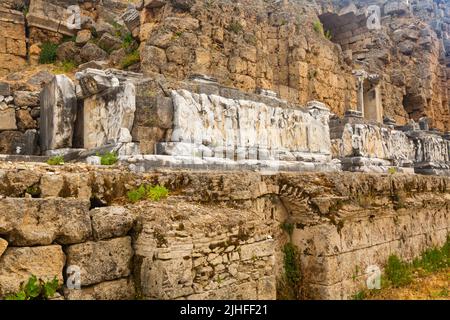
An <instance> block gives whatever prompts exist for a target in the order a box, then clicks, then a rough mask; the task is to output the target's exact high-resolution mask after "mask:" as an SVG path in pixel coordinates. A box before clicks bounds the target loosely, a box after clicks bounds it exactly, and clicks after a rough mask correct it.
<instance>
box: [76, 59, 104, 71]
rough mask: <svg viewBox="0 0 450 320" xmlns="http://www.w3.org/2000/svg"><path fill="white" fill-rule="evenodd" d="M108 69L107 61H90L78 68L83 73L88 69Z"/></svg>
mask: <svg viewBox="0 0 450 320" xmlns="http://www.w3.org/2000/svg"><path fill="white" fill-rule="evenodd" d="M107 67H108V62H107V61H89V62H86V63H83V64H80V65H79V66H78V70H80V71H83V70H86V69H98V70H103V69H106V68H107Z"/></svg>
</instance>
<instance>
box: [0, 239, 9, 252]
mask: <svg viewBox="0 0 450 320" xmlns="http://www.w3.org/2000/svg"><path fill="white" fill-rule="evenodd" d="M6 248H8V241H6V240H5V239H2V238H0V257H1V256H2V255H3V253H4V252H5V251H6Z"/></svg>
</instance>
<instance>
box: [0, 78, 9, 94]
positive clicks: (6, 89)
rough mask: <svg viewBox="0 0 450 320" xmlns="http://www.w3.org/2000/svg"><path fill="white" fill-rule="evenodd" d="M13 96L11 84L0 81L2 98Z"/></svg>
mask: <svg viewBox="0 0 450 320" xmlns="http://www.w3.org/2000/svg"><path fill="white" fill-rule="evenodd" d="M9 95H11V88H10V85H9V83H7V82H2V81H0V96H9Z"/></svg>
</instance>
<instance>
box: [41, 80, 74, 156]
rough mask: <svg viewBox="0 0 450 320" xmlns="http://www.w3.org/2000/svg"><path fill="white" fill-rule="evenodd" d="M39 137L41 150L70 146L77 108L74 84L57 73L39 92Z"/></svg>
mask: <svg viewBox="0 0 450 320" xmlns="http://www.w3.org/2000/svg"><path fill="white" fill-rule="evenodd" d="M40 100H41V117H40V138H41V148H42V150H43V151H45V150H51V149H61V148H67V147H72V138H73V133H74V122H75V117H76V110H77V98H76V95H75V86H74V84H73V82H72V80H70V79H69V78H68V77H66V76H65V75H57V76H55V77H54V78H53V80H52V81H51V82H50V83H49V84H48V85H47V86H46V87H45V88H44V90H43V91H42V92H41V97H40Z"/></svg>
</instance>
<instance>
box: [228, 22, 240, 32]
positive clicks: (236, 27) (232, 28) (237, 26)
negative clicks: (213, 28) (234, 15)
mask: <svg viewBox="0 0 450 320" xmlns="http://www.w3.org/2000/svg"><path fill="white" fill-rule="evenodd" d="M227 29H228V31H231V32H233V33H236V34H238V33H240V32H241V31H242V30H243V29H244V27H243V26H242V25H241V24H240V23H239V22H237V21H233V22H232V23H230V24H229V25H228V28H227Z"/></svg>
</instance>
